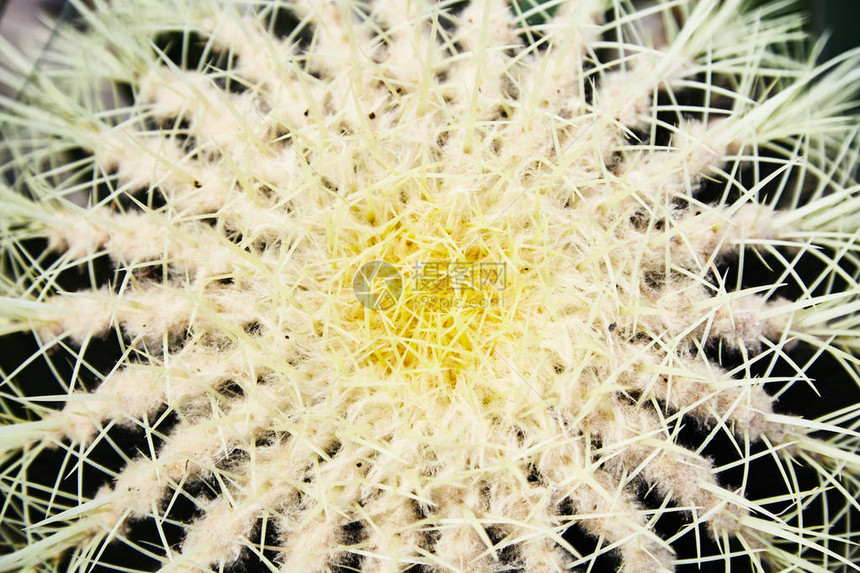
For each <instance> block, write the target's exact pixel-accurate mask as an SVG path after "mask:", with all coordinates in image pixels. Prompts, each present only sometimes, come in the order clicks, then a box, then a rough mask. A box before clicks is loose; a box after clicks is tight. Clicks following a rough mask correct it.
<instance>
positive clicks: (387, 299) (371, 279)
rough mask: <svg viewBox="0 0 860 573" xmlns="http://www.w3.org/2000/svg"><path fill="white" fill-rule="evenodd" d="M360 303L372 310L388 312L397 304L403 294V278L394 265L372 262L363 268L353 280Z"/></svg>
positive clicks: (354, 291)
mask: <svg viewBox="0 0 860 573" xmlns="http://www.w3.org/2000/svg"><path fill="white" fill-rule="evenodd" d="M352 292H353V293H355V298H357V299H358V302H360V303H361V304H363V305H364V306H366V307H367V308H369V309H371V310H387V309H389V308H391V307H392V306H394V305H395V304H397V300H398V299H399V298H400V293H402V292H403V278H402V277H401V276H400V273H399V272H397V269H396V268H394V265H392V264H390V263H386V262H385V261H371V262H369V263H367V264H364V265H362V266H361V268H360V269H358V272H357V273H355V278H353V279H352Z"/></svg>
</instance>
